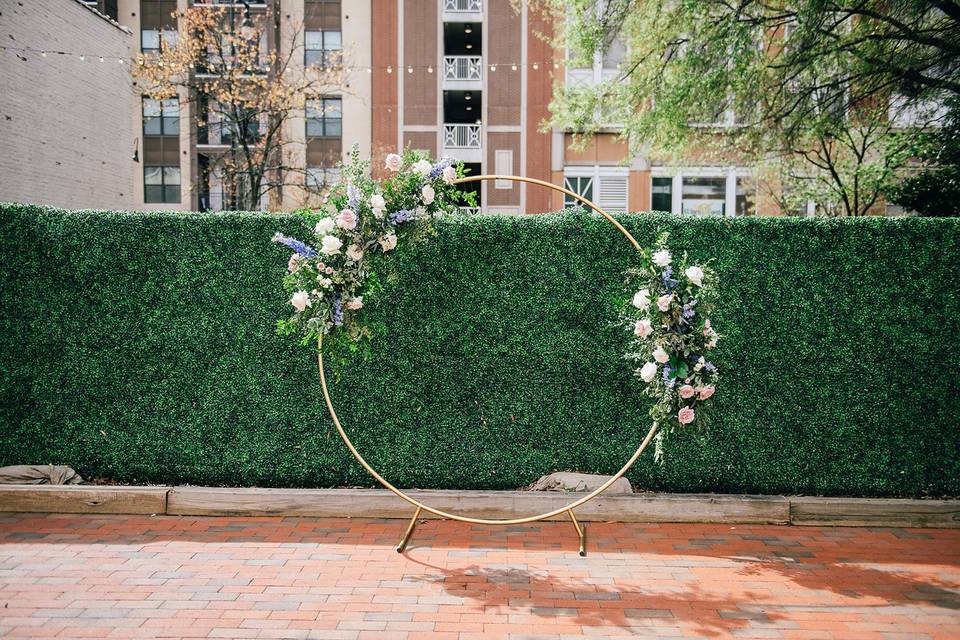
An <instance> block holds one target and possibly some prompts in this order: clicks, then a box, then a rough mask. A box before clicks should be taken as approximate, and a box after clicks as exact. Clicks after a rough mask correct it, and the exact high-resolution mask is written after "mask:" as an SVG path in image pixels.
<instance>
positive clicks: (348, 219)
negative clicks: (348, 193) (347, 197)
mask: <svg viewBox="0 0 960 640" xmlns="http://www.w3.org/2000/svg"><path fill="white" fill-rule="evenodd" d="M337 226H338V227H340V228H341V229H346V230H347V231H350V230H351V229H354V228H355V227H356V226H357V214H355V213H354V212H353V211H351V210H350V209H344V210H343V211H341V212H340V215H338V216H337Z"/></svg>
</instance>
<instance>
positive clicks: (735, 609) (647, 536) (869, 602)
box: [0, 514, 960, 640]
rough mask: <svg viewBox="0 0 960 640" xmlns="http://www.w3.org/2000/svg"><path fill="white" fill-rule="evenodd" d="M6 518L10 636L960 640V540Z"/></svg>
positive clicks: (722, 528)
mask: <svg viewBox="0 0 960 640" xmlns="http://www.w3.org/2000/svg"><path fill="white" fill-rule="evenodd" d="M404 526H405V523H403V522H400V521H396V520H392V521H386V520H332V519H312V518H199V517H168V516H161V517H152V518H151V517H144V516H79V515H77V516H74V515H39V514H6V515H0V635H3V636H5V637H26V636H39V637H54V636H56V637H61V638H80V637H109V638H160V637H163V638H168V637H176V638H322V639H327V638H331V639H332V638H421V637H422V638H459V639H461V640H467V639H469V638H475V637H476V638H479V637H490V638H494V637H499V638H567V637H571V638H574V637H584V636H586V637H596V636H600V637H634V638H635V637H708V638H712V637H725V636H735V637H750V638H838V639H843V640H854V639H857V638H880V639H890V638H904V639H906V638H910V639H917V638H960V531H949V530H918V529H912V530H904V529H849V528H836V529H833V528H800V527H781V526H732V525H673V524H664V525H635V524H600V523H596V524H594V523H590V524H588V532H587V542H588V549H589V554H588V556H587V557H586V558H581V557H579V556H578V555H577V553H576V539H575V536H574V535H573V531H572V528H571V526H570V525H569V523H566V522H563V523H559V522H558V523H540V524H537V525H531V526H524V527H507V528H489V527H471V526H469V525H464V524H460V523H451V522H439V521H428V522H426V523H424V524H421V526H420V527H419V528H418V530H417V532H416V534H415V536H414V539H413V541H412V542H411V544H410V547H409V549H408V550H407V552H406V553H405V554H404V555H398V554H397V553H396V552H394V550H393V546H394V544H395V543H396V542H397V540H398V538H399V536H400V535H401V533H402V530H403V528H404Z"/></svg>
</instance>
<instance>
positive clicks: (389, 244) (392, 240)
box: [378, 233, 397, 251]
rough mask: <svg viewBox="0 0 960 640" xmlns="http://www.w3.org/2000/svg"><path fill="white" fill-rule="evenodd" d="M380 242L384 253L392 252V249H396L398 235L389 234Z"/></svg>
mask: <svg viewBox="0 0 960 640" xmlns="http://www.w3.org/2000/svg"><path fill="white" fill-rule="evenodd" d="M378 242H379V243H380V246H381V247H382V248H383V250H384V251H390V250H391V249H394V248H396V246H397V234H395V233H388V234H387V235H385V236H383V237H382V238H380V240H378Z"/></svg>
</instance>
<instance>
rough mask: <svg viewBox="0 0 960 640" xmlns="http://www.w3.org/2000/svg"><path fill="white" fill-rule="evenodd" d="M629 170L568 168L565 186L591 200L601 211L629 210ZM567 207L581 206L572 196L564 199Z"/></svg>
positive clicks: (565, 174)
mask: <svg viewBox="0 0 960 640" xmlns="http://www.w3.org/2000/svg"><path fill="white" fill-rule="evenodd" d="M628 175H629V170H628V169H626V168H622V167H601V166H593V167H567V169H566V170H565V172H564V186H566V188H567V189H569V190H570V191H573V192H574V193H576V194H578V195H581V196H583V197H584V198H586V199H587V200H591V201H593V202H595V203H596V204H597V206H599V207H600V208H601V209H606V210H607V211H612V212H624V211H626V210H627V202H628V200H627V195H628V194H627V191H628V189H627V182H628V180H627V178H628ZM563 204H564V206H565V207H575V206H579V205H580V202H579V200H577V199H576V198H573V197H571V196H565V197H564V199H563Z"/></svg>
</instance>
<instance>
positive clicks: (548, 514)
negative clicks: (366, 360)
mask: <svg viewBox="0 0 960 640" xmlns="http://www.w3.org/2000/svg"><path fill="white" fill-rule="evenodd" d="M482 180H510V181H512V182H527V183H530V184H536V185H540V186H543V187H547V188H549V189H553V190H554V191H560V192H562V193H565V194H567V195H569V196H571V197H573V198H576V199H577V200H578V201H580V202H582V203H583V204H585V205H586V206H588V207H590V208H591V209H593V210H594V211H596V212H597V213H599V214H600V215H601V216H603V217H604V218H605V219H606V220H607V221H608V222H609V223H610V224H612V225H613V226H614V227H616V229H617V230H618V231H619V232H620V233H621V234H623V236H624V237H625V238H626V239H627V240H628V241H629V242H630V244H631V245H633V247H634V249H636V250H637V251H643V249H642V248H641V247H640V244H639V243H638V242H637V241H636V239H635V238H634V237H633V236H632V235H631V234H630V232H629V231H627V229H626V228H625V227H624V226H623V225H622V224H620V223H619V222H618V221H617V220H615V219H614V218H613V217H612V216H611V215H610V214H609V213H607V212H606V211H604V210H603V209H601V208H600V207H598V206H597V205H596V204H594V203H593V202H591V201H589V200H587V199H586V198H584V197H583V196H581V195H579V194H577V193H574V192H573V191H570V190H569V189H564V188H563V187H558V186H557V185H555V184H552V183H550V182H544V181H543V180H537V179H535V178H524V177H521V176H499V175H483V176H468V177H466V178H460V179H458V180H455V181H454V184H461V183H465V182H479V181H482ZM317 368H318V369H319V370H320V386H321V387H323V399H324V402H326V404H327V411H329V412H330V418H331V419H332V420H333V424H334V426H335V427H336V428H337V433H339V434H340V437H341V438H342V439H343V442H344V444H346V445H347V448H348V449H350V453H352V454H353V457H354V458H356V459H357V462H359V463H360V465H361V466H362V467H363V468H364V469H366V470H367V473H369V474H370V475H371V476H373V478H374V479H375V480H376V481H377V482H379V483H380V484H381V485H383V486H384V488H386V489H389V490H390V491H392V492H393V493H394V494H396V495H397V496H398V497H400V498H402V499H403V500H406V501H407V502H409V503H410V504H411V505H413V506H415V507H417V509H418V510H419V509H422V510H424V511H428V512H430V513H432V514H434V515H436V516H439V517H441V518H447V519H450V520H459V521H460V522H469V523H471V524H490V525H510V524H524V523H527V522H536V521H537V520H546V519H548V518H552V517H554V516H557V515H560V514H561V513H564V512H569V513H570V514H571V515H572V513H573V511H572V510H573V509H574V508H576V507H579V506H580V505H582V504H584V503H586V502H589V501H590V500H593V499H594V498H596V497H597V496H598V495H600V494H601V493H603V492H604V491H606V490H607V488H609V487H610V485H612V484H613V483H614V482H616V481H617V480H619V479H620V478H621V477H623V475H624V474H625V473H626V472H627V471H629V470H630V467H632V466H633V465H634V463H636V461H637V459H638V458H639V457H640V454H642V453H643V452H644V450H645V449H646V448H647V446H648V445H649V444H650V441H651V440H652V439H653V436H654V434H655V433H656V431H657V424H656V423H653V425H652V426H651V427H650V430H649V431H648V432H647V435H646V437H644V439H643V442H641V443H640V446H639V447H637V450H636V452H634V454H633V455H632V456H630V459H629V460H627V462H626V464H624V465H623V466H622V467H621V468H620V470H619V471H617V472H616V473H615V474H614V475H613V476H612V477H611V478H610V479H609V480H607V481H606V482H604V483H603V484H602V485H600V486H599V487H597V488H596V489H594V490H593V491H591V492H590V493H588V494H587V495H585V496H583V497H581V498H578V499H577V500H574V501H573V502H571V503H569V504H567V505H566V506H563V507H560V508H559V509H554V510H552V511H547V512H545V513H541V514H538V515H535V516H527V517H524V518H511V519H499V520H497V519H488V518H471V517H469V516H461V515H458V514H455V513H448V512H446V511H442V510H440V509H436V508H434V507H431V506H429V505H426V504H424V503H422V502H420V501H419V500H417V499H415V498H412V497H410V496H408V495H407V494H406V493H404V492H403V490H401V489H398V488H397V487H395V486H393V485H392V484H390V482H389V481H388V480H387V479H386V478H384V477H383V476H381V475H380V474H379V473H377V470H376V469H374V468H373V467H372V466H370V463H368V462H367V461H366V460H364V458H363V456H362V455H360V452H359V451H357V448H356V447H355V446H354V445H353V442H351V441H350V438H349V436H347V432H346V431H345V430H344V428H343V425H342V424H340V419H339V418H337V412H336V410H335V409H334V408H333V401H332V400H331V399H330V390H329V389H328V388H327V377H326V375H325V374H324V371H323V339H322V338H321V339H320V340H318V342H317ZM408 534H409V531H408ZM581 552H582V549H581Z"/></svg>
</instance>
